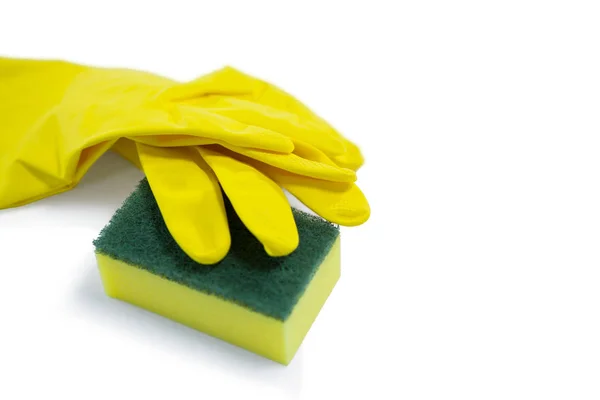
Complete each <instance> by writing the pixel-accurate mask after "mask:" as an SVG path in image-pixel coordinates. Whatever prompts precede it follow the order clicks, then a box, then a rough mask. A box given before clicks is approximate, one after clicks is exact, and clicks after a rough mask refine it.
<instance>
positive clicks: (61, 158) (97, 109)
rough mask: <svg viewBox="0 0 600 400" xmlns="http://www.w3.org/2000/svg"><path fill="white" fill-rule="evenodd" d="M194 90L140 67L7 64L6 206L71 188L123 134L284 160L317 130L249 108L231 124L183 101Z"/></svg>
mask: <svg viewBox="0 0 600 400" xmlns="http://www.w3.org/2000/svg"><path fill="white" fill-rule="evenodd" d="M231 84H235V82H224V81H221V82H219V85H223V87H224V88H225V89H228V86H229V85H231ZM187 87H188V84H185V83H183V84H182V83H178V82H175V81H173V80H170V79H167V78H164V77H161V76H158V75H154V74H150V73H146V72H142V71H134V70H127V69H111V68H94V67H88V66H83V65H78V64H73V63H68V62H62V61H43V60H22V59H7V58H0V131H1V132H2V134H1V135H0V149H2V151H1V152H0V208H5V207H12V206H18V205H22V204H26V203H29V202H32V201H35V200H38V199H40V198H44V197H47V196H50V195H52V194H56V193H59V192H62V191H65V190H68V189H70V188H71V187H73V186H74V185H76V184H77V183H78V182H79V180H80V179H81V177H82V176H83V175H84V174H85V173H86V171H87V170H88V168H89V167H90V166H91V165H92V164H93V163H94V162H95V161H96V160H97V159H98V158H99V157H100V156H101V155H102V154H103V153H104V152H105V151H106V150H107V149H108V148H110V147H111V146H112V145H113V144H114V143H115V141H116V140H117V139H119V138H121V137H129V138H133V139H135V140H136V141H139V142H140V143H145V144H150V145H155V146H182V145H204V144H210V143H226V144H229V145H232V146H237V147H240V148H244V147H247V148H254V149H261V150H268V151H270V152H273V153H274V154H277V153H284V154H285V153H289V152H291V151H292V150H293V148H294V144H293V142H292V140H290V137H294V136H295V135H296V133H295V132H296V131H303V132H307V131H309V130H310V129H309V127H308V126H309V125H310V124H308V125H306V124H302V123H296V122H293V121H292V122H290V121H283V120H281V118H293V116H289V115H279V116H275V117H272V118H268V119H265V118H260V111H257V110H259V109H257V106H259V105H257V104H254V103H250V102H248V103H247V104H245V105H243V107H246V109H245V111H244V110H238V111H237V113H238V115H239V116H240V118H241V120H236V119H232V118H230V117H227V116H225V115H222V114H219V113H216V112H213V111H210V110H208V109H207V108H206V107H202V106H201V105H199V104H193V102H189V101H187V100H188V99H185V98H181V97H179V96H180V94H181V90H183V89H185V88H187ZM182 88H183V89H182ZM213 89H214V90H218V89H219V87H218V86H214V87H213ZM240 90H241V91H242V92H243V90H245V89H244V88H241V89H240ZM225 91H226V90H225ZM240 93H241V92H240ZM207 96H210V94H207ZM263 111H264V112H263V113H264V114H265V115H266V114H268V113H269V112H270V108H269V107H265V108H264V110H263ZM257 112H258V113H259V114H258V115H257ZM253 116H254V117H256V119H253ZM275 129H283V130H284V131H283V132H276V131H275ZM286 130H287V131H286Z"/></svg>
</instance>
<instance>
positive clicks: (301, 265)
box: [94, 180, 340, 365]
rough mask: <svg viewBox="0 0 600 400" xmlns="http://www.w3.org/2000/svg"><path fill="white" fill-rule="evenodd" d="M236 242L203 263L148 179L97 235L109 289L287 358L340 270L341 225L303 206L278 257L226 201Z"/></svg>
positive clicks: (182, 320) (221, 335)
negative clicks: (293, 243) (172, 225)
mask: <svg viewBox="0 0 600 400" xmlns="http://www.w3.org/2000/svg"><path fill="white" fill-rule="evenodd" d="M227 211H228V218H229V224H230V230H231V235H232V246H231V250H230V252H229V254H228V255H227V257H226V258H225V259H224V260H223V261H221V262H219V263H218V264H216V265H211V266H208V265H201V264H197V263H196V262H194V261H193V260H191V259H190V258H189V257H188V256H187V255H186V254H185V253H183V251H182V250H181V249H180V248H179V247H178V246H177V244H176V243H175V241H174V240H173V238H172V237H171V236H170V234H169V233H168V230H167V228H166V226H165V224H164V221H163V220H162V217H161V215H160V211H159V209H158V206H157V205H156V201H155V200H154V197H153V196H152V193H151V190H150V188H149V186H148V183H147V181H146V180H144V181H142V182H141V183H140V185H139V187H138V188H137V189H136V191H135V192H134V193H133V194H132V195H131V196H130V197H129V198H128V199H127V201H125V203H124V204H123V206H122V207H121V208H120V209H119V210H118V211H117V213H116V214H115V215H114V217H113V218H112V219H111V221H110V223H109V224H108V225H107V226H106V227H105V228H104V229H103V230H102V232H101V234H100V236H99V237H98V238H97V239H96V240H95V241H94V245H95V246H96V258H97V261H98V267H99V270H100V275H101V277H102V282H103V285H104V289H105V291H106V293H107V295H109V296H111V297H114V298H117V299H120V300H123V301H126V302H129V303H132V304H135V305H137V306H139V307H142V308H144V309H147V310H150V311H152V312H155V313H157V314H160V315H162V316H165V317H167V318H169V319H172V320H174V321H177V322H180V323H182V324H184V325H187V326H190V327H192V328H194V329H197V330H199V331H202V332H205V333H207V334H209V335H212V336H215V337H218V338H220V339H222V340H225V341H227V342H229V343H232V344H234V345H237V346H240V347H242V348H245V349H247V350H249V351H252V352H254V353H256V354H259V355H261V356H264V357H267V358H269V359H271V360H274V361H277V362H279V363H282V364H284V365H287V364H288V363H289V362H290V361H291V360H292V359H293V357H294V355H295V354H296V351H297V350H298V348H299V346H300V344H301V343H302V341H303V339H304V337H305V335H306V334H307V332H308V330H309V329H310V327H311V325H312V323H313V321H314V320H315V318H316V317H317V315H318V313H319V311H320V310H321V308H322V306H323V304H324V303H325V301H326V300H327V297H328V296H329V294H330V292H331V291H332V289H333V287H334V286H335V284H336V282H337V280H338V279H339V276H340V235H339V230H338V228H337V227H336V226H334V225H332V224H329V223H328V222H326V221H323V220H322V219H320V218H318V217H314V216H310V215H308V214H305V213H302V212H300V211H297V210H294V217H295V219H296V224H297V226H298V232H299V236H300V245H299V246H298V249H297V250H296V251H295V252H293V253H292V254H290V255H289V256H286V257H277V258H273V257H269V256H268V255H267V254H266V253H265V251H264V249H263V247H262V245H261V244H260V243H259V242H258V241H257V240H256V239H255V238H254V237H253V236H252V235H251V234H250V232H248V231H247V230H246V229H245V227H244V226H243V224H242V223H241V221H239V219H238V218H237V216H236V215H235V212H234V211H233V209H232V208H231V206H230V205H229V204H227Z"/></svg>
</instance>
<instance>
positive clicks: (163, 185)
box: [136, 143, 231, 264]
mask: <svg viewBox="0 0 600 400" xmlns="http://www.w3.org/2000/svg"><path fill="white" fill-rule="evenodd" d="M136 147H137V150H138V155H139V160H140V162H141V165H142V167H143V170H144V172H145V174H146V177H147V179H148V183H149V184H150V188H151V189H152V193H153V194H154V196H155V198H156V201H157V203H158V206H159V208H160V211H161V213H162V216H163V218H164V220H165V223H166V225H167V228H168V229H169V232H170V233H171V235H172V236H173V238H174V239H175V241H176V242H177V243H178V244H179V246H180V247H181V249H182V250H183V251H184V252H185V253H186V254H187V255H188V256H190V257H191V258H192V259H193V260H195V261H197V262H199V263H201V264H214V263H217V262H219V261H221V260H222V259H223V258H224V257H225V256H226V255H227V253H228V252H229V248H230V246H231V237H230V234H229V227H228V222H227V214H226V211H225V205H224V203H223V197H222V195H221V189H220V187H219V182H218V181H217V179H216V177H215V176H214V174H213V172H212V171H211V170H210V168H209V167H208V166H207V165H206V164H205V163H204V161H203V160H202V159H201V158H200V157H198V156H197V153H194V152H193V151H191V150H190V149H188V148H170V149H165V148H160V147H152V146H147V145H144V144H141V143H137V144H136Z"/></svg>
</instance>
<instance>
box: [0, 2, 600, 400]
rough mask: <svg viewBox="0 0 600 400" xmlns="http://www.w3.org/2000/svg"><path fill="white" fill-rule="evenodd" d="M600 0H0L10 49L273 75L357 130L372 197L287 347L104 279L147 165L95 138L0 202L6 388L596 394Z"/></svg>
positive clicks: (125, 393)
mask: <svg viewBox="0 0 600 400" xmlns="http://www.w3.org/2000/svg"><path fill="white" fill-rule="evenodd" d="M151 3H152V4H151ZM153 4H154V5H153ZM597 5H598V2H595V1H589V2H582V1H539V2H535V1H523V0H521V1H498V2H489V1H470V2H469V1H452V2H450V1H437V2H436V1H425V0H422V1H414V2H413V1H405V2H402V1H389V2H384V1H368V2H363V3H362V4H361V3H360V2H351V1H344V2H342V1H340V2H327V1H315V2H310V1H307V0H303V1H298V2H295V3H292V2H285V1H272V2H266V1H239V2H231V1H219V0H213V1H210V2H207V1H190V2H189V3H188V4H183V2H179V1H162V2H155V3H153V2H149V1H148V2H140V3H139V4H137V5H134V3H130V2H127V1H118V2H112V1H107V0H103V1H98V2H94V3H92V2H75V1H72V2H69V1H58V0H53V1H38V2H33V1H3V2H2V5H1V7H0V54H3V55H5V56H23V57H36V58H46V57H49V58H64V59H68V60H71V61H78V62H85V63H89V64H95V65H111V66H126V67H132V68H140V69H147V70H151V71H153V72H157V73H161V74H165V75H169V76H171V77H173V78H178V79H182V80H187V79H192V78H194V77H197V76H199V75H202V74H205V73H207V72H210V71H212V70H214V69H216V68H219V67H221V66H223V65H232V66H234V67H237V68H239V69H241V70H243V71H245V72H248V73H250V74H253V75H255V76H258V77H262V78H264V79H267V80H269V81H271V82H273V83H275V84H277V85H279V86H281V87H283V88H284V89H286V90H288V91H289V92H291V93H292V94H294V95H295V96H296V97H298V98H300V99H301V100H303V101H305V102H306V103H307V104H308V105H309V106H311V107H312V108H313V109H315V110H316V111H317V112H318V113H319V114H320V115H322V116H323V117H324V118H326V119H327V120H329V121H330V122H331V123H332V124H334V125H335V126H336V127H337V128H338V129H339V130H341V131H342V132H343V133H344V134H345V135H346V136H348V137H349V138H351V139H353V140H355V141H356V142H358V143H359V144H360V145H361V147H362V149H363V151H364V154H365V156H366V159H367V163H366V164H365V167H364V168H363V169H362V170H361V171H360V173H359V181H358V183H359V185H360V186H361V188H362V189H363V190H364V191H365V193H366V194H367V196H368V198H369V200H370V204H371V207H372V217H371V219H370V220H369V222H368V223H367V224H365V225H363V226H361V227H357V228H352V229H346V230H344V232H343V273H342V275H343V276H342V279H341V280H340V281H339V283H338V285H337V286H336V288H335V290H334V292H333V294H332V295H331V297H330V299H329V301H328V303H327V304H326V306H325V307H324V309H323V311H322V313H321V314H320V315H319V318H318V319H317V321H316V322H315V324H314V325H313V328H312V330H311V331H310V332H309V334H308V336H307V338H306V340H305V342H304V344H303V345H302V347H301V349H300V351H299V353H298V354H297V356H296V359H295V360H294V361H293V363H292V364H291V365H290V366H288V367H282V366H279V365H277V364H274V363H272V362H269V361H266V360H264V359H262V358H260V357H258V356H255V355H253V354H250V353H248V352H245V351H243V350H240V349H237V348H234V347H232V346H230V345H227V344H224V343H222V342H220V341H218V340H215V339H212V338H209V337H207V336H204V335H202V334H198V333H196V332H195V331H192V330H190V329H188V328H185V327H182V326H180V325H177V324H175V323H172V322H170V321H167V320H165V319H162V318H160V317H157V316H155V315H152V314H149V313H147V312H144V311H141V310H138V309H136V308H134V307H132V306H129V305H126V304H122V303H119V302H117V301H115V300H110V299H108V298H107V297H106V296H104V294H103V291H102V288H101V284H100V280H99V277H98V274H97V271H96V267H95V263H94V258H93V247H92V244H91V241H92V240H93V238H95V236H96V235H97V233H98V232H99V230H100V229H101V228H102V227H103V226H104V224H105V223H106V222H107V221H108V220H109V218H110V216H111V215H112V213H113V212H114V210H115V209H116V208H117V207H118V206H119V205H120V203H121V201H122V200H123V199H124V198H125V197H126V196H127V195H128V193H129V192H130V191H131V190H132V189H133V187H134V186H135V185H136V183H137V181H138V180H139V179H140V178H141V175H140V173H139V172H138V171H136V170H135V169H133V168H132V167H130V166H129V165H128V164H127V163H126V162H124V161H122V160H121V159H120V158H118V157H116V156H114V155H109V156H107V157H105V158H103V159H102V160H101V161H100V162H99V163H98V164H97V165H96V166H95V167H94V168H93V169H92V171H90V173H89V175H88V176H87V177H86V178H85V180H84V181H83V182H82V184H81V185H80V186H79V187H77V188H76V189H75V190H73V191H71V192H68V193H66V194H63V195H59V196H55V197H53V198H50V199H46V200H43V201H40V202H38V203H35V204H33V205H30V206H26V207H22V208H19V209H13V210H4V211H1V212H0V267H1V271H0V318H1V319H0V321H1V322H0V399H7V400H12V399H21V398H23V399H29V398H31V399H41V398H61V399H92V398H104V399H107V398H110V399H153V398H170V399H178V398H186V399H187V398H207V399H217V398H218V399H220V398H225V399H270V398H275V399H285V398H293V399H337V398H340V399H345V398H352V396H354V395H357V396H360V397H359V398H368V399H461V400H464V399H478V400H479V399H578V400H581V399H598V398H600V251H599V249H600V140H599V139H598V137H599V130H600V56H599V55H600V23H599V22H600V11H599V9H598V6H597ZM0 85H1V81H0ZM0 90H1V86H0ZM0 134H10V132H0ZM0 151H2V150H1V149H0Z"/></svg>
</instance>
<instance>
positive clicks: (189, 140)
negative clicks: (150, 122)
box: [132, 135, 217, 147]
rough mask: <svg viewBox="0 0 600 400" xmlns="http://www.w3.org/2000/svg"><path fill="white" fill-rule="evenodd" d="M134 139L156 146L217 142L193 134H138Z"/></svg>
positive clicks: (185, 145) (184, 145)
mask: <svg viewBox="0 0 600 400" xmlns="http://www.w3.org/2000/svg"><path fill="white" fill-rule="evenodd" d="M132 140H134V141H136V142H138V143H143V144H147V145H149V146H154V147H188V146H204V145H207V144H214V143H217V141H216V140H215V139H209V138H205V137H198V136H191V135H152V136H137V137H133V138H132Z"/></svg>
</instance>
